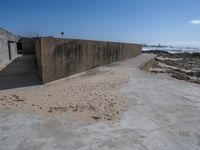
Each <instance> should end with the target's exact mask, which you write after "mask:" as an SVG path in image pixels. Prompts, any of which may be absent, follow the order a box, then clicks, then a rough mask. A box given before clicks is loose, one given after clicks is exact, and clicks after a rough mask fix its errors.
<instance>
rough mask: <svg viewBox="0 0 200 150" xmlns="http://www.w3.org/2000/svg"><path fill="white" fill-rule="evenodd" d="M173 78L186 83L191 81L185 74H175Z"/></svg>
mask: <svg viewBox="0 0 200 150" xmlns="http://www.w3.org/2000/svg"><path fill="white" fill-rule="evenodd" d="M172 77H173V78H176V79H179V80H185V81H187V80H190V78H189V77H188V76H187V75H186V74H184V73H174V74H172Z"/></svg>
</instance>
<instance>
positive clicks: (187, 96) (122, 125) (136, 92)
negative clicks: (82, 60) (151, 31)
mask: <svg viewBox="0 0 200 150" xmlns="http://www.w3.org/2000/svg"><path fill="white" fill-rule="evenodd" d="M153 57H154V56H153V55H142V56H139V57H136V58H133V59H130V60H127V61H123V62H119V63H115V64H112V65H109V67H111V68H122V67H123V68H126V69H127V68H128V69H130V70H131V71H132V73H133V75H132V76H131V78H130V81H129V82H128V84H127V85H126V86H125V87H123V89H122V91H123V93H124V94H125V97H126V99H127V102H128V111H127V112H126V113H125V114H124V116H123V118H122V120H121V121H120V122H118V123H115V124H113V125H110V124H105V123H96V124H89V123H86V122H80V121H78V120H75V119H74V118H72V117H71V116H70V115H68V114H63V115H62V116H59V117H56V118H48V119H47V118H46V119H44V118H41V117H39V116H35V115H33V114H32V115H31V114H25V113H23V114H22V113H17V112H11V111H8V112H5V111H4V112H3V111H0V150H5V149H6V150H27V149H29V150H51V149H52V150H55V149H56V150H77V149H78V150H88V149H91V150H92V149H96V150H98V149H99V150H100V149H101V150H110V149H116V150H122V149H123V150H161V149H162V150H199V149H200V90H199V89H200V85H197V84H191V83H187V82H184V81H179V80H176V79H173V78H170V77H167V76H163V75H155V74H151V73H147V72H144V71H141V70H139V67H140V66H141V65H142V64H144V63H145V62H147V61H149V60H151V59H152V58H153ZM99 71H101V68H100V69H99ZM90 73H91V72H90ZM21 90H23V89H21ZM11 92H12V91H11Z"/></svg>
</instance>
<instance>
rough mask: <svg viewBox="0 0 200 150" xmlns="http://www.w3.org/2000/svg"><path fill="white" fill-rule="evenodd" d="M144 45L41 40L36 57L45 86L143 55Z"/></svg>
mask: <svg viewBox="0 0 200 150" xmlns="http://www.w3.org/2000/svg"><path fill="white" fill-rule="evenodd" d="M141 48H142V46H141V45H137V44H128V43H113V42H100V41H86V40H68V39H56V38H53V37H46V38H39V39H38V40H37V41H36V55H37V60H38V67H39V72H40V76H41V78H42V81H43V82H44V83H47V82H49V81H53V80H56V79H60V78H63V77H66V76H69V75H72V74H75V73H79V72H83V71H86V70H89V69H92V68H96V67H99V66H103V65H106V64H110V63H113V62H117V61H120V60H123V59H128V58H131V57H135V56H138V55H140V54H141Z"/></svg>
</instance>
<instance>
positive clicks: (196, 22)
mask: <svg viewBox="0 0 200 150" xmlns="http://www.w3.org/2000/svg"><path fill="white" fill-rule="evenodd" d="M189 23H190V24H195V25H200V20H191V21H190V22H189Z"/></svg>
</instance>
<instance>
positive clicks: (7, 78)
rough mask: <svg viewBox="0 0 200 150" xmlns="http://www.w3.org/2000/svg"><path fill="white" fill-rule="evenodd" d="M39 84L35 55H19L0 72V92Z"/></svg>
mask: <svg viewBox="0 0 200 150" xmlns="http://www.w3.org/2000/svg"><path fill="white" fill-rule="evenodd" d="M39 84H41V82H40V79H39V76H38V71H37V63H36V59H35V55H21V56H19V57H17V58H16V59H15V60H14V61H12V62H11V63H10V64H9V65H7V66H6V67H5V68H4V69H2V70H1V71H0V90H4V89H12V88H19V87H26V86H32V85H39Z"/></svg>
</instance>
